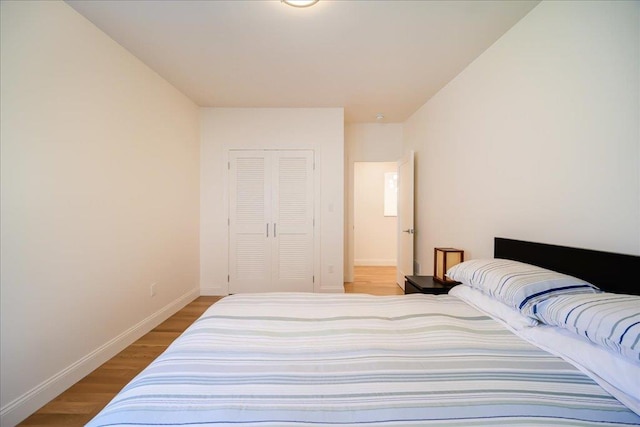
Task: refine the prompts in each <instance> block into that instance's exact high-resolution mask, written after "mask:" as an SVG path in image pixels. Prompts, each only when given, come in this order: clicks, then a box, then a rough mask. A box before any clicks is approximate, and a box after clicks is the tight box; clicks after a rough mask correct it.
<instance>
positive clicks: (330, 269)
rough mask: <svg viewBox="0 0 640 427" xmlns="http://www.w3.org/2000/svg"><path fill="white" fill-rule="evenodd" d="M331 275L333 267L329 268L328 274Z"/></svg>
mask: <svg viewBox="0 0 640 427" xmlns="http://www.w3.org/2000/svg"><path fill="white" fill-rule="evenodd" d="M331 273H333V265H330V266H329V274H331Z"/></svg>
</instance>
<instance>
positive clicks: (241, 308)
mask: <svg viewBox="0 0 640 427" xmlns="http://www.w3.org/2000/svg"><path fill="white" fill-rule="evenodd" d="M88 425H89V426H96V427H97V426H116V425H118V426H133V425H138V426H140V425H189V426H200V425H201V426H205V425H207V426H212V425H215V426H236V427H237V426H321V425H327V426H362V425H369V426H378V425H380V426H429V425H438V426H486V425H492V426H498V425H508V426H514V425H519V426H533V425H554V426H561V425H573V426H575V425H579V426H595V425H598V426H600V425H640V416H638V415H636V414H635V413H634V412H632V411H630V410H629V409H627V408H626V407H625V406H623V405H622V404H621V403H619V402H618V401H617V400H616V399H615V398H613V397H612V396H611V395H609V394H608V393H607V392H606V391H604V390H603V389H602V388H601V387H600V386H598V385H597V384H596V383H595V382H594V381H593V380H592V379H590V378H589V377H588V376H586V375H585V374H584V373H582V372H580V371H579V370H578V369H576V368H575V367H573V366H572V365H570V364H569V363H567V362H565V361H563V360H562V359H561V358H559V357H557V356H554V355H552V354H550V353H548V352H546V351H543V350H541V349H539V348H537V347H535V346H534V345H532V344H529V343H528V342H526V341H524V340H522V339H521V338H519V337H517V336H516V335H515V334H514V333H512V332H511V331H509V330H508V329H507V328H506V327H505V326H503V325H502V324H500V323H498V322H497V321H495V320H493V319H492V318H490V317H488V316H487V315H485V314H483V313H481V312H479V311H478V310H476V309H474V308H472V307H471V306H469V305H467V304H466V303H464V302H462V301H461V300H459V299H457V298H455V297H452V296H448V295H420V294H413V295H406V296H395V297H391V296H389V297H377V296H370V295H326V294H324V295H323V294H290V293H282V294H255V295H234V296H230V297H226V298H224V299H223V300H221V301H219V302H218V303H216V304H214V305H213V306H212V307H211V308H209V309H208V311H206V312H205V313H204V314H203V316H202V317H201V318H200V319H199V320H197V321H196V322H195V323H194V324H193V325H192V326H191V327H189V328H188V329H187V330H186V331H185V333H184V334H183V335H182V336H181V337H180V338H178V339H177V340H176V341H175V342H174V343H173V344H172V345H171V346H170V347H169V348H168V349H167V351H166V352H165V353H163V354H162V355H161V356H160V357H159V358H158V359H156V360H155V361H154V362H153V363H151V364H150V365H149V366H148V367H147V368H146V369H145V370H144V371H143V372H142V373H141V374H140V375H138V376H137V377H136V378H135V379H134V380H133V381H132V382H131V383H130V384H129V385H127V386H126V387H125V388H124V389H123V390H122V391H121V392H120V393H119V394H118V395H117V396H116V397H115V398H114V400H113V401H112V402H111V403H110V404H109V405H108V406H107V407H106V408H105V409H104V410H103V411H102V412H101V413H100V414H99V415H98V416H97V417H96V418H94V419H93V420H92V421H91V422H90V423H89V424H88Z"/></svg>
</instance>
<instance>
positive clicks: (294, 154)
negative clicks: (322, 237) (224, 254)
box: [229, 150, 314, 294]
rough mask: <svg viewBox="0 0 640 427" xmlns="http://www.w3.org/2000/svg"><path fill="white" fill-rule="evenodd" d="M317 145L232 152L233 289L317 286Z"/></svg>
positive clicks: (306, 289) (306, 288) (307, 288)
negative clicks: (314, 255)
mask: <svg viewBox="0 0 640 427" xmlns="http://www.w3.org/2000/svg"><path fill="white" fill-rule="evenodd" d="M313 199H314V185H313V151H311V150H231V151H230V152H229V293H232V294H234V293H245V292H283V291H296V292H313V282H314V277H313V247H314V240H313V239H314V236H313V229H314V219H313V206H314V203H313Z"/></svg>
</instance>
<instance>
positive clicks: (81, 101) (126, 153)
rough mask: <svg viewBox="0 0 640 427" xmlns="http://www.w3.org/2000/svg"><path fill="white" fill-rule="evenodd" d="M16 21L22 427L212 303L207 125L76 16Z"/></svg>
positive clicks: (11, 208) (4, 279)
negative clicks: (202, 171) (179, 314)
mask: <svg viewBox="0 0 640 427" xmlns="http://www.w3.org/2000/svg"><path fill="white" fill-rule="evenodd" d="M1 5H2V6H1V17H2V21H1V25H0V27H1V30H2V33H1V37H0V39H1V42H2V45H1V54H2V57H1V60H0V64H1V70H0V78H1V92H2V99H1V118H0V120H1V122H2V127H1V136H0V140H1V150H2V152H1V159H2V160H1V162H2V163H1V173H2V175H1V183H2V184H1V185H2V187H1V194H2V201H1V206H2V207H1V221H2V222H1V229H2V265H1V286H0V290H1V297H0V301H1V321H0V324H1V340H2V341H1V345H0V348H1V357H0V361H1V362H0V377H1V378H2V380H1V381H0V383H1V393H0V395H1V407H2V409H1V410H0V411H1V418H2V422H1V423H2V425H13V424H15V423H16V422H18V421H19V420H21V419H22V418H24V417H25V416H27V415H29V414H30V413H31V412H32V411H34V410H36V409H37V408H38V407H39V406H41V405H42V404H44V403H46V402H48V401H49V400H51V399H52V398H54V397H55V396H56V395H57V394H58V393H60V392H61V391H63V390H64V389H65V388H66V387H68V386H69V385H71V384H73V383H75V382H76V381H78V380H79V379H80V378H82V377H83V376H84V375H86V374H87V373H89V372H90V371H92V370H93V369H95V368H96V367H97V366H99V365H100V364H101V363H102V362H104V361H105V360H107V359H108V358H110V357H112V356H113V355H114V354H116V353H117V352H118V351H120V350H121V349H122V348H124V347H125V346H126V345H128V344H129V343H130V342H132V341H133V340H135V339H137V338H138V337H139V336H141V335H142V334H144V333H146V332H147V331H148V330H149V329H151V328H152V327H154V326H155V325H156V324H158V323H160V321H162V320H164V318H166V317H167V316H168V315H170V314H172V313H173V312H174V311H175V310H177V309H179V308H180V307H181V306H182V305H184V304H186V303H188V302H189V301H191V300H192V299H193V298H195V297H196V296H197V295H198V291H199V288H198V262H199V259H198V238H199V237H198V233H199V170H198V169H199V164H198V156H199V154H198V152H199V110H198V108H197V107H196V105H194V104H193V103H192V102H191V101H190V100H188V99H187V98H186V97H185V96H183V95H182V94H180V93H179V92H178V91H177V90H176V89H175V88H173V87H172V86H171V85H169V84H168V83H167V82H166V81H164V80H163V79H161V78H160V77H159V76H158V75H157V74H155V73H154V72H153V71H151V70H150V69H149V68H147V67H146V66H145V65H143V64H142V63H141V62H140V61H139V60H138V59H136V58H135V57H133V56H132V55H131V54H130V53H128V52H127V51H125V50H124V49H123V48H122V47H121V46H120V45H118V44H117V43H116V42H114V41H113V40H112V39H110V38H109V37H107V36H106V35H105V34H103V33H102V32H101V31H99V30H98V29H97V28H96V27H95V26H94V25H93V24H91V23H90V22H89V21H87V20H86V19H85V18H83V17H82V16H80V15H79V14H78V13H77V12H75V11H74V10H73V9H72V8H71V7H69V6H68V5H67V4H65V3H63V2H41V1H37V2H29V1H24V2H5V1H3V2H2V3H1ZM151 283H157V295H156V296H155V297H153V298H152V297H151V296H150V284H151Z"/></svg>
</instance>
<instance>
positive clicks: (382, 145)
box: [344, 123, 403, 282]
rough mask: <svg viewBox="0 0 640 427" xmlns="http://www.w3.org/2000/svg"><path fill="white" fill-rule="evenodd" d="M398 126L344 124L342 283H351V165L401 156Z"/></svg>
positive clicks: (352, 244) (399, 129)
mask: <svg viewBox="0 0 640 427" xmlns="http://www.w3.org/2000/svg"><path fill="white" fill-rule="evenodd" d="M402 127H403V125H402V124H401V123H349V124H346V125H345V156H344V157H345V172H346V174H345V191H344V194H345V198H344V204H345V217H344V224H345V231H344V235H345V239H344V254H345V256H344V275H345V277H344V280H345V281H346V282H353V262H354V234H353V230H354V218H353V210H354V208H353V186H354V163H355V162H389V161H397V160H399V159H400V158H401V157H402Z"/></svg>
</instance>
